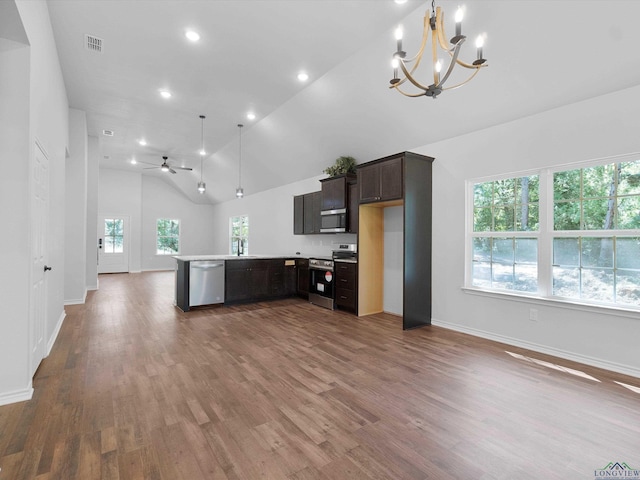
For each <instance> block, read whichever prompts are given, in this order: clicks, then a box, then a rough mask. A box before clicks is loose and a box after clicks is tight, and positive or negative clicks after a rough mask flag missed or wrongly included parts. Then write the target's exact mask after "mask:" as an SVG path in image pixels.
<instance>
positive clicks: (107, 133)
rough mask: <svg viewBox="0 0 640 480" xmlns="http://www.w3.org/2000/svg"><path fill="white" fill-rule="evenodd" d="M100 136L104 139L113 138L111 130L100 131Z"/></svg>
mask: <svg viewBox="0 0 640 480" xmlns="http://www.w3.org/2000/svg"><path fill="white" fill-rule="evenodd" d="M102 134H103V135H104V136H105V137H113V130H102Z"/></svg>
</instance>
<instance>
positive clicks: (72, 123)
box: [64, 108, 88, 305]
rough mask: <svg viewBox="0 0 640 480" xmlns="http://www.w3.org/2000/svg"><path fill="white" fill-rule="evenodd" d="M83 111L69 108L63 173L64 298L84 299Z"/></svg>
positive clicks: (67, 301) (73, 301) (69, 301)
mask: <svg viewBox="0 0 640 480" xmlns="http://www.w3.org/2000/svg"><path fill="white" fill-rule="evenodd" d="M87 139H88V138H87V116H86V114H85V112H83V111H81V110H76V109H74V108H70V109H69V156H68V157H67V161H66V171H65V173H66V176H65V185H66V189H65V240H64V253H65V257H64V265H65V270H64V301H65V304H67V305H73V304H80V303H84V300H85V297H86V295H87V175H88V164H87V162H88V145H87Z"/></svg>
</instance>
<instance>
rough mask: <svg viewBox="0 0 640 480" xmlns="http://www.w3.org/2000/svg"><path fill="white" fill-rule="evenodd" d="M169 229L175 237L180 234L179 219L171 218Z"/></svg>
mask: <svg viewBox="0 0 640 480" xmlns="http://www.w3.org/2000/svg"><path fill="white" fill-rule="evenodd" d="M169 231H170V234H171V235H172V236H174V237H175V236H178V235H180V224H179V223H178V221H177V220H171V221H170V222H169Z"/></svg>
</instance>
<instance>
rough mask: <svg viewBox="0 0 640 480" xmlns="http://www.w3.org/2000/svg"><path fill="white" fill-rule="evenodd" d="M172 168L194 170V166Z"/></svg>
mask: <svg viewBox="0 0 640 480" xmlns="http://www.w3.org/2000/svg"><path fill="white" fill-rule="evenodd" d="M171 168H177V169H178V170H193V168H189V167H171Z"/></svg>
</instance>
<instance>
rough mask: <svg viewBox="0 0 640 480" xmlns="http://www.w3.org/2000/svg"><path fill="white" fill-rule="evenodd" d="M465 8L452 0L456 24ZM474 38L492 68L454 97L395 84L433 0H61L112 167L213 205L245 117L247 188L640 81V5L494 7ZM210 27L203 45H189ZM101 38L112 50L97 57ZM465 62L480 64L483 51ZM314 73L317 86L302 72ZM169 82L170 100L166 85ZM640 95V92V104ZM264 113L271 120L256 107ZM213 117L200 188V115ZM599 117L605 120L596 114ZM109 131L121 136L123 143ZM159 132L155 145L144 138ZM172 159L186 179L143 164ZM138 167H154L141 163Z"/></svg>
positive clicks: (477, 11) (498, 0)
mask: <svg viewBox="0 0 640 480" xmlns="http://www.w3.org/2000/svg"><path fill="white" fill-rule="evenodd" d="M458 3H459V2H457V1H456V2H452V1H448V0H445V1H442V2H438V5H441V6H442V7H443V9H444V11H445V13H446V14H447V15H448V22H447V25H448V30H452V29H453V20H452V16H453V13H454V11H455V9H456V8H457V5H458ZM467 3H468V4H467V10H466V17H465V21H464V26H463V28H464V29H465V31H464V32H463V33H465V34H467V35H469V36H470V37H473V36H475V35H476V34H479V33H483V32H486V34H487V43H486V46H485V56H486V58H487V59H488V60H489V62H488V63H489V67H488V68H486V69H484V70H483V71H482V72H480V74H479V75H478V76H477V77H476V78H475V79H474V80H473V81H472V82H471V83H469V84H468V85H467V86H465V87H463V88H460V89H457V90H452V91H449V92H445V93H443V94H442V95H441V96H440V97H439V98H438V99H436V100H432V99H429V98H418V99H409V98H405V97H402V96H400V95H399V94H397V93H396V92H393V91H390V90H389V89H388V84H389V83H388V82H389V79H390V78H391V68H390V64H389V62H390V58H391V54H392V53H393V51H394V50H395V41H394V38H393V31H394V29H395V27H396V26H397V25H398V24H399V23H402V24H403V25H404V29H405V32H406V37H405V49H406V50H407V51H408V53H409V54H410V55H411V54H412V53H413V52H415V50H416V49H417V47H418V43H419V40H420V35H421V25H422V17H423V15H424V13H425V11H427V9H430V3H427V2H423V1H417V0H409V1H408V2H407V3H405V4H402V5H398V4H396V3H394V1H393V0H202V1H189V0H162V1H159V0H84V1H78V0H49V1H48V6H49V12H50V16H51V22H52V25H53V30H54V34H55V39H56V44H57V48H58V54H59V58H60V63H61V66H62V71H63V75H64V79H65V84H66V88H67V94H68V98H69V103H70V106H71V107H72V108H76V109H80V110H83V111H85V112H86V113H87V121H88V128H89V134H90V135H94V136H97V137H98V138H99V146H100V155H101V157H102V160H101V168H121V169H127V170H136V171H142V172H143V173H144V174H150V175H164V176H163V178H165V179H166V180H167V181H168V182H170V183H171V184H172V185H174V186H175V187H176V188H178V189H180V190H182V191H183V192H184V194H185V195H187V196H188V197H189V198H191V199H192V200H193V201H194V202H197V203H216V202H220V201H224V200H228V199H231V198H233V197H234V194H235V187H236V186H237V183H238V157H239V143H238V127H237V124H238V123H242V124H244V125H245V127H244V128H243V135H242V186H243V187H244V189H245V192H246V194H251V193H255V192H258V191H261V190H265V189H268V188H273V187H276V186H279V185H282V184H286V183H290V182H293V181H297V180H301V179H304V178H309V177H312V176H315V175H319V174H321V173H322V170H323V169H324V168H326V167H327V166H329V165H330V164H332V163H333V161H334V159H335V158H337V157H338V156H340V155H352V156H354V157H356V159H357V160H358V161H359V162H365V161H368V160H373V159H375V158H378V157H381V156H385V155H389V154H392V153H396V152H398V151H403V150H411V149H413V148H417V147H420V146H423V145H427V144H429V143H432V142H436V141H439V140H442V139H446V138H451V137H455V136H458V135H461V134H464V133H467V132H470V131H475V130H479V129H483V128H486V127H489V126H492V125H496V124H500V123H503V122H508V121H511V120H514V119H517V118H521V117H524V116H527V115H532V114H535V113H538V112H541V111H545V110H549V109H552V108H555V107H558V106H561V105H565V104H569V103H573V102H577V101H581V100H584V99H587V98H590V97H593V96H597V95H602V94H605V93H607V92H610V91H615V90H620V89H623V88H627V87H630V86H634V85H638V84H640V54H638V53H637V46H638V45H640V29H638V28H637V18H640V2H638V1H635V0H626V1H621V0H609V1H607V2H592V1H576V0H552V1H542V0H540V1H538V0H536V1H534V0H529V1H518V0H510V1H503V0H487V1H484V0H478V1H474V2H467ZM187 29H194V30H196V31H197V32H198V33H199V34H200V35H201V38H200V40H199V41H198V42H196V43H191V42H189V41H188V40H187V39H186V38H185V36H184V33H185V31H186V30H187ZM86 35H91V36H94V37H97V38H99V39H101V40H102V42H103V43H102V52H101V53H96V52H95V51H90V50H88V49H87V48H86ZM466 48H467V51H466V52H465V49H463V55H462V56H463V57H465V56H466V58H467V59H473V56H474V54H475V52H474V48H473V46H472V42H469V45H468V46H466ZM301 70H305V71H306V72H308V74H309V77H310V78H309V80H308V81H307V82H306V83H300V82H299V81H298V80H297V78H296V75H297V73H298V72H299V71H301ZM162 89H168V90H170V91H171V92H172V97H171V98H170V99H163V98H161V97H160V95H159V91H160V90H162ZM639 100H640V99H639ZM249 111H253V112H255V114H256V119H255V120H248V119H247V118H246V113H247V112H249ZM201 114H204V115H206V117H207V118H206V120H205V123H204V143H205V148H206V150H207V152H208V154H207V156H205V157H204V160H203V164H204V172H203V179H204V181H205V182H206V183H207V193H206V194H205V195H198V193H197V190H196V184H197V182H198V181H199V179H200V173H201V172H200V162H201V159H200V157H199V155H198V151H199V150H200V143H201V124H200V119H199V118H198V117H199V115H201ZM594 115H597V112H594ZM103 130H110V131H112V132H113V136H112V137H108V136H105V135H103V133H102V132H103ZM142 138H144V139H145V140H146V141H147V145H146V146H141V145H139V144H138V140H140V139H142ZM162 155H167V156H168V157H169V159H170V163H172V164H173V165H178V166H186V167H191V168H193V171H191V172H189V171H179V172H178V173H177V174H176V175H171V174H163V173H161V172H159V170H142V169H143V168H144V167H148V166H149V165H146V164H142V163H140V162H148V163H154V164H160V163H161V162H162V159H161V156H162ZM132 158H135V159H136V160H137V161H138V162H139V163H138V164H136V165H132V164H131V163H130V160H131V159H132Z"/></svg>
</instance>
